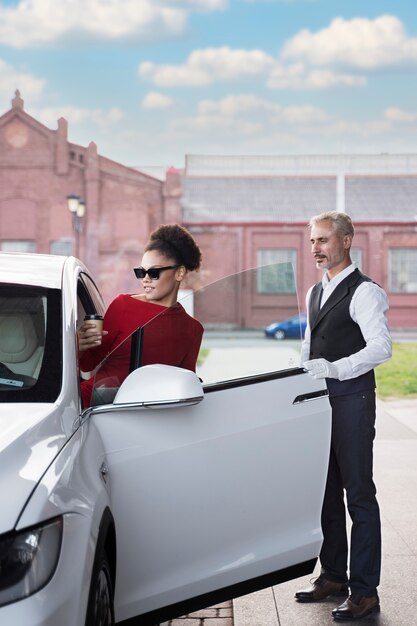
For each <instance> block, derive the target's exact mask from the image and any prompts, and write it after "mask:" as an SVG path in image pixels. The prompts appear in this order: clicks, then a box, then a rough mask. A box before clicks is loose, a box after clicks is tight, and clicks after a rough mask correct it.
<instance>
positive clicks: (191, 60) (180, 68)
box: [138, 46, 275, 87]
mask: <svg viewBox="0 0 417 626" xmlns="http://www.w3.org/2000/svg"><path fill="white" fill-rule="evenodd" d="M274 64H275V60H274V58H273V57H271V56H270V55H268V54H266V53H265V52H263V51H262V50H233V49H231V48H228V47H227V46H224V47H222V48H206V49H204V50H194V51H193V52H192V53H191V54H190V55H189V56H188V58H187V60H186V62H185V63H184V64H183V65H157V64H156V63H151V62H149V61H146V62H144V63H141V64H140V65H139V68H138V72H139V75H140V76H141V77H142V78H145V79H147V80H150V81H151V82H152V83H154V84H155V85H158V86H159V87H177V86H180V85H181V86H193V87H196V86H205V85H211V84H212V83H214V82H216V81H230V80H238V79H242V78H249V77H255V78H257V77H259V75H260V74H266V73H267V72H268V71H269V70H270V69H271V68H272V67H273V66H274Z"/></svg>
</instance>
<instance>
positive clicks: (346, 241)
mask: <svg viewBox="0 0 417 626" xmlns="http://www.w3.org/2000/svg"><path fill="white" fill-rule="evenodd" d="M343 247H344V249H345V250H349V248H351V247H352V235H345V236H344V237H343Z"/></svg>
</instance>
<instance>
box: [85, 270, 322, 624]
mask: <svg viewBox="0 0 417 626" xmlns="http://www.w3.org/2000/svg"><path fill="white" fill-rule="evenodd" d="M263 269H264V268H258V269H257V270H251V271H248V272H244V273H242V274H239V275H238V276H233V277H228V278H226V279H224V280H222V281H219V282H218V283H214V284H213V285H211V286H209V287H206V288H204V289H202V290H200V291H197V292H195V293H194V294H192V301H191V300H190V301H189V302H187V301H184V302H183V304H184V307H185V308H187V307H188V309H189V310H191V311H194V313H195V315H196V317H198V319H199V320H200V321H201V322H202V323H203V325H204V327H205V329H206V330H205V333H204V337H203V344H202V348H201V351H200V355H201V363H200V364H199V366H198V370H197V374H195V373H194V372H190V371H188V370H183V369H180V368H177V367H173V366H169V365H163V364H162V365H161V364H150V365H144V366H142V367H139V368H138V369H136V370H134V371H132V372H131V373H130V374H129V376H128V377H127V379H126V380H124V381H123V382H122V383H121V385H120V388H118V389H112V388H106V385H105V384H104V383H103V380H101V381H100V376H99V372H98V373H97V374H96V379H97V385H96V387H97V389H96V392H97V393H98V395H99V398H100V399H99V400H98V401H97V402H99V403H100V402H106V404H98V405H97V406H95V407H93V408H92V409H89V410H88V411H87V412H86V414H85V416H87V415H88V416H89V418H90V419H92V420H93V421H94V424H95V426H96V428H97V429H98V430H99V432H100V434H101V437H102V440H103V443H104V449H105V459H103V460H104V462H105V463H106V465H107V469H108V489H109V494H110V501H111V507H112V513H113V516H114V518H115V522H116V543H117V573H116V591H115V613H116V622H117V623H120V624H125V625H127V624H156V623H158V622H162V621H165V620H167V619H169V618H173V617H177V616H179V615H183V614H185V613H187V612H190V611H193V610H197V609H198V608H203V607H206V606H210V605H211V604H214V603H217V602H220V601H224V600H226V599H230V598H233V597H236V596H238V595H242V594H246V593H250V592H252V591H255V590H257V589H260V588H263V587H267V586H270V585H272V584H276V583H278V582H282V581H284V580H288V579H290V578H295V577H298V576H302V575H305V574H308V573H310V572H312V570H313V568H314V565H315V563H316V560H317V556H318V554H319V551H320V546H321V541H322V534H321V528H320V513H321V504H322V498H323V494H324V487H325V480H326V473H327V464H328V455H329V446H330V406H329V402H328V398H327V391H326V389H325V383H324V382H323V381H316V380H314V379H312V378H311V377H310V376H308V375H307V374H306V373H305V372H304V371H303V369H301V368H300V367H299V362H300V342H299V341H296V340H295V341H290V342H286V341H283V342H269V341H266V340H264V339H263V332H261V331H258V334H257V335H256V333H253V332H251V333H250V332H248V331H244V330H242V328H241V327H240V326H239V324H238V323H236V320H239V319H243V318H244V314H245V311H247V307H248V306H250V302H251V301H253V299H254V298H255V300H256V295H257V284H258V283H259V272H260V270H263ZM267 269H268V271H271V267H270V266H268V268H267ZM284 271H285V272H286V275H287V276H288V267H287V264H285V267H284V268H282V267H280V266H274V268H273V272H275V273H276V275H277V276H278V277H280V276H281V272H284ZM280 297H281V296H280ZM277 302H278V300H277ZM280 302H281V304H282V309H283V313H282V315H283V318H285V317H288V315H291V314H296V313H297V312H298V306H297V297H296V294H295V293H292V294H288V293H285V294H283V295H282V297H281V300H280ZM213 303H217V309H216V307H213ZM248 303H249V304H248ZM220 310H223V313H220ZM277 310H279V302H278V304H277V309H276V310H275V309H274V310H273V315H274V317H275V316H276V313H277ZM213 311H214V312H213ZM225 311H226V312H227V311H228V312H229V313H231V314H233V316H235V318H234V321H233V323H231V324H229V325H228V330H227V332H225V331H224V330H221V329H222V328H223V329H224V328H225V323H224V322H222V326H221V327H220V326H219V319H218V318H219V316H221V315H226V313H225ZM216 316H217V319H215V318H216ZM213 320H214V321H213ZM267 321H268V320H267ZM269 321H271V320H269ZM159 327H160V325H158V328H159ZM151 334H152V321H151V322H149V323H148V324H147V325H146V326H145V327H144V328H143V330H142V337H141V341H142V342H143V346H144V347H146V341H147V340H148V341H149V340H150V337H151ZM162 340H163V337H161V341H162ZM136 352H137V353H138V354H140V350H139V351H138V350H137V346H136ZM113 356H114V355H113ZM110 357H111V355H110ZM110 357H109V358H110ZM200 379H201V380H200ZM201 381H202V382H201ZM110 387H111V385H110ZM113 398H114V399H113Z"/></svg>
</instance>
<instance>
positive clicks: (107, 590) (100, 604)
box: [85, 547, 114, 626]
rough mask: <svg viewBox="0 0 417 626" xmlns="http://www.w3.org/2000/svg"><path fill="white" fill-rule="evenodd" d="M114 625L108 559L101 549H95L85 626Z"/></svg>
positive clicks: (112, 591)
mask: <svg viewBox="0 0 417 626" xmlns="http://www.w3.org/2000/svg"><path fill="white" fill-rule="evenodd" d="M113 625H114V590H113V580H112V575H111V569H110V564H109V559H108V557H107V554H106V551H105V550H104V549H103V548H102V547H98V548H97V553H96V557H95V559H94V567H93V573H92V576H91V584H90V594H89V597H88V607H87V619H86V621H85V626H113Z"/></svg>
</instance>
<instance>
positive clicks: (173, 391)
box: [113, 364, 204, 409]
mask: <svg viewBox="0 0 417 626" xmlns="http://www.w3.org/2000/svg"><path fill="white" fill-rule="evenodd" d="M203 398H204V392H203V387H202V385H201V381H200V379H199V378H198V376H197V374H195V373H194V372H191V371H190V370H186V369H182V368H181V367H174V366H173V365H161V364H152V365H144V366H143V367H140V368H138V369H136V370H134V371H133V372H131V373H130V374H129V376H128V377H127V378H126V379H125V380H124V381H123V383H122V385H121V386H120V388H119V390H118V391H117V393H116V396H115V398H114V401H113V404H114V405H122V404H123V405H126V404H130V405H132V404H134V405H140V406H143V407H147V408H156V409H159V408H169V407H173V408H174V407H178V406H189V405H193V404H198V403H199V402H201V401H202V399H203Z"/></svg>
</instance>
